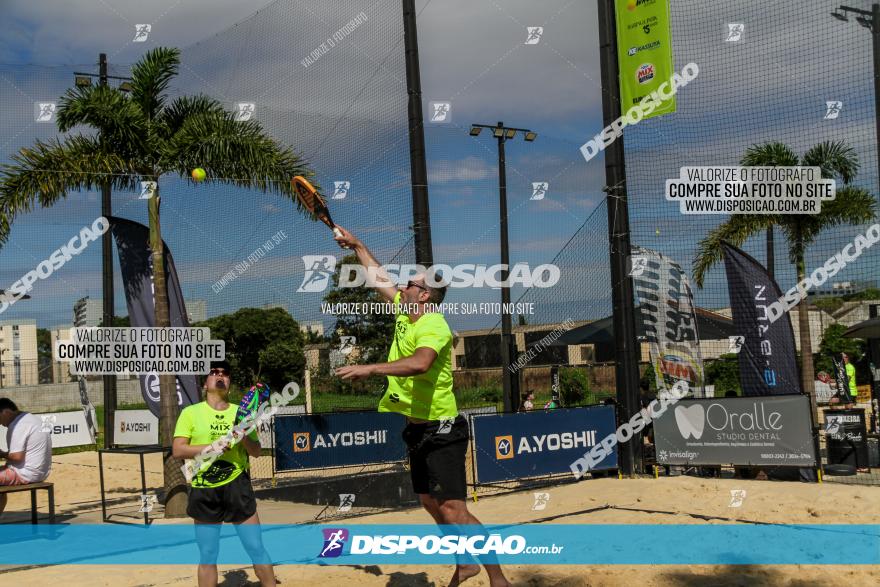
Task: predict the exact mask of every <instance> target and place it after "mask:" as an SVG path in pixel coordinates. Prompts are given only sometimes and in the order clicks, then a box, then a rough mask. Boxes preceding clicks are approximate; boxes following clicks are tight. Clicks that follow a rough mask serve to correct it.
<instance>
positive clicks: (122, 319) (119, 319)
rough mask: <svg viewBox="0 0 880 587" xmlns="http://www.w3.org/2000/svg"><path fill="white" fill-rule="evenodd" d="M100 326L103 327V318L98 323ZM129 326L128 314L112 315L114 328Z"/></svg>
mask: <svg viewBox="0 0 880 587" xmlns="http://www.w3.org/2000/svg"><path fill="white" fill-rule="evenodd" d="M98 326H99V327H100V328H103V327H104V320H103V319H102V320H101V322H100V323H99V324H98ZM130 326H131V320H130V319H129V317H128V316H113V327H114V328H128V327H130Z"/></svg>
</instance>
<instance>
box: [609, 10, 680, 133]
mask: <svg viewBox="0 0 880 587" xmlns="http://www.w3.org/2000/svg"><path fill="white" fill-rule="evenodd" d="M614 9H615V10H614V12H615V14H616V22H617V64H618V68H619V73H620V110H621V112H626V111H627V110H628V109H629V108H631V107H632V106H634V105H635V104H638V103H639V102H641V101H642V99H643V98H644V97H646V96H647V95H649V94H650V93H651V92H653V91H654V90H656V89H657V88H658V87H659V86H660V84H661V83H663V82H665V81H668V80H669V79H671V78H672V74H673V71H674V70H673V64H672V33H671V28H672V27H671V25H670V19H669V0H615V2H614ZM672 112H675V96H674V95H673V96H672V97H670V98H669V99H668V100H664V101H663V102H662V103H660V104H659V105H658V106H657V108H656V109H655V110H654V111H653V112H651V113H650V114H647V115H646V116H645V118H652V117H654V116H660V115H662V114H670V113H672Z"/></svg>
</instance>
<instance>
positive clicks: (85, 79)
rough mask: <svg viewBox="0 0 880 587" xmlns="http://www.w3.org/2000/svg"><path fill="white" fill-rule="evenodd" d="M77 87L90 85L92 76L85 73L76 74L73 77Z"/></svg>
mask: <svg viewBox="0 0 880 587" xmlns="http://www.w3.org/2000/svg"><path fill="white" fill-rule="evenodd" d="M74 79H75V81H76V85H77V87H80V88H87V87H89V86H90V85H92V78H90V77H89V76H87V75H78V76H76V77H75V78H74Z"/></svg>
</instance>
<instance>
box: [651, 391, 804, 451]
mask: <svg viewBox="0 0 880 587" xmlns="http://www.w3.org/2000/svg"><path fill="white" fill-rule="evenodd" d="M654 441H655V443H656V446H657V463H659V464H663V465H779V466H789V467H813V466H815V465H816V451H815V450H814V444H813V436H812V416H811V415H810V398H808V397H807V396H804V395H791V396H785V397H729V398H717V399H712V400H681V401H679V402H678V404H677V405H676V406H675V409H674V410H667V411H666V412H665V413H663V414H662V415H661V416H660V417H659V418H657V419H656V420H654Z"/></svg>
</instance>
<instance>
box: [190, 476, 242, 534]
mask: <svg viewBox="0 0 880 587" xmlns="http://www.w3.org/2000/svg"><path fill="white" fill-rule="evenodd" d="M256 512H257V499H256V497H254V488H253V487H251V477H250V475H248V473H247V471H244V472H243V473H241V474H240V475H239V476H238V477H236V478H235V479H233V480H232V481H230V482H229V483H227V484H225V485H221V486H220V487H190V488H189V502H188V503H187V506H186V514H187V515H188V516H189V517H190V518H192V519H194V520H197V521H199V522H204V523H208V524H219V523H221V522H230V523H233V524H237V523H239V522H244V521H245V520H247V519H248V518H250V517H251V516H253V515H254V514H255V513H256Z"/></svg>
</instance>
